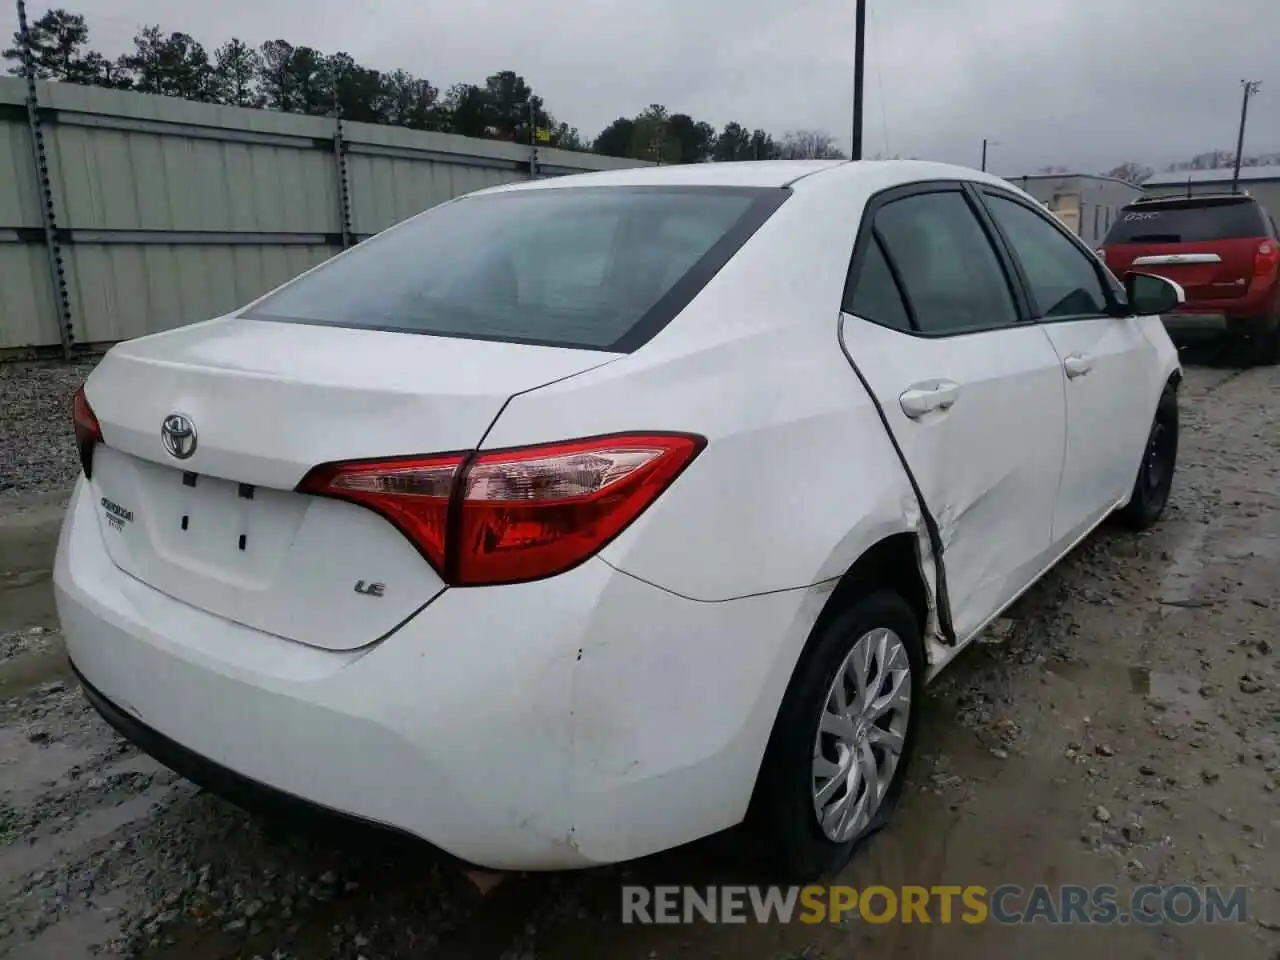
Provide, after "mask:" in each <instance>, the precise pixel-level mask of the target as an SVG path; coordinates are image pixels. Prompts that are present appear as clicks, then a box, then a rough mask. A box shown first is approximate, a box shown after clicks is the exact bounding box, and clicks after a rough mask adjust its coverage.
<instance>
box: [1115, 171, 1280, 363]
mask: <svg viewBox="0 0 1280 960" xmlns="http://www.w3.org/2000/svg"><path fill="white" fill-rule="evenodd" d="M1098 255H1099V256H1100V257H1102V259H1103V260H1104V261H1106V264H1107V266H1108V267H1110V268H1111V272H1112V273H1114V274H1115V275H1116V276H1118V277H1120V276H1124V274H1125V272H1126V271H1128V270H1136V271H1138V272H1140V273H1155V274H1159V275H1160V276H1162V277H1168V278H1169V279H1170V280H1173V281H1174V282H1176V283H1178V284H1181V286H1182V288H1183V289H1184V290H1185V291H1186V293H1187V302H1186V303H1185V304H1183V305H1182V306H1181V307H1179V308H1178V309H1177V310H1176V311H1175V312H1174V313H1172V314H1168V315H1166V316H1165V318H1164V322H1165V327H1166V328H1167V329H1168V331H1169V336H1170V337H1171V338H1172V339H1173V341H1174V342H1175V343H1177V344H1179V345H1182V344H1186V343H1190V342H1192V341H1197V340H1205V339H1218V338H1229V339H1232V340H1239V341H1242V342H1244V346H1245V350H1244V354H1245V356H1246V357H1247V358H1248V360H1249V361H1251V362H1253V363H1262V364H1266V363H1277V362H1280V279H1278V278H1277V273H1278V272H1280V271H1278V270H1277V268H1278V267H1280V233H1277V230H1276V224H1275V220H1273V219H1272V217H1271V214H1269V213H1268V212H1267V210H1266V208H1264V207H1263V206H1262V205H1261V204H1259V203H1258V201H1256V200H1254V199H1253V198H1252V197H1250V196H1248V195H1246V194H1222V195H1212V196H1210V195H1204V196H1198V197H1154V198H1151V199H1149V200H1138V201H1136V202H1134V203H1132V204H1130V205H1129V206H1127V207H1125V208H1124V209H1122V210H1121V211H1120V215H1119V217H1117V218H1116V222H1115V223H1114V224H1113V225H1112V227H1111V230H1110V231H1109V232H1108V233H1107V238H1106V240H1104V241H1103V244H1102V249H1101V250H1099V251H1098Z"/></svg>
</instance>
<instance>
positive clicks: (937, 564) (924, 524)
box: [836, 312, 957, 669]
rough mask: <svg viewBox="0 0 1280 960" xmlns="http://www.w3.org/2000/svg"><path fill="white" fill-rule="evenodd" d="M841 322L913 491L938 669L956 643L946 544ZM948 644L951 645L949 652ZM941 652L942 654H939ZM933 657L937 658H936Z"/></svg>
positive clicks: (929, 644)
mask: <svg viewBox="0 0 1280 960" xmlns="http://www.w3.org/2000/svg"><path fill="white" fill-rule="evenodd" d="M845 322H846V318H845V314H844V313H843V312H841V313H840V314H839V319H838V320H837V322H836V339H837V341H838V342H839V344H840V351H841V352H842V353H843V354H844V358H845V360H847V361H848V363H849V366H850V367H851V368H852V369H853V373H854V375H855V376H856V377H857V378H858V382H859V383H860V384H861V385H862V389H863V391H864V392H865V393H866V395H867V399H868V400H869V401H870V402H871V406H872V408H873V409H874V410H875V411H876V416H877V417H879V419H880V424H881V426H882V427H883V428H884V434H885V437H887V438H888V440H889V443H890V444H891V445H892V447H893V452H894V454H895V455H896V456H897V459H898V463H899V464H900V465H901V467H902V471H903V473H904V474H905V475H906V478H907V482H908V483H910V485H911V490H912V493H913V494H914V495H915V503H914V509H910V508H905V509H904V518H905V519H906V520H907V521H908V526H909V528H910V529H912V530H914V531H915V532H916V542H917V544H918V545H919V546H918V552H919V556H920V573H921V576H922V578H923V580H924V583H925V585H926V589H925V595H926V596H927V597H929V598H930V599H929V608H930V617H929V629H928V630H927V631H926V632H925V637H926V641H925V647H926V652H927V653H928V656H929V660H930V664H931V665H932V666H934V667H935V668H936V669H941V667H942V666H943V665H945V663H947V662H948V661H949V660H950V657H951V656H952V655H953V654H954V648H955V647H956V646H957V637H956V632H955V627H954V626H953V621H952V619H951V609H950V603H949V601H948V598H947V571H946V566H945V565H944V563H943V552H944V551H945V549H946V545H945V543H944V541H943V538H942V533H941V531H940V530H939V528H938V523H937V520H936V519H935V518H934V517H933V515H932V514H931V513H930V512H929V505H928V504H927V503H925V499H924V493H923V491H922V490H921V489H920V484H919V483H918V482H917V481H916V478H915V474H913V473H912V472H911V465H910V464H909V463H908V462H907V456H906V454H905V453H904V452H903V450H902V445H901V444H900V443H899V442H898V437H897V435H896V434H895V433H894V432H893V427H892V426H890V424H889V418H888V417H887V416H886V415H885V412H884V407H883V406H882V405H881V404H880V400H879V398H878V397H877V396H876V392H875V391H874V390H873V389H871V384H870V383H868V382H867V378H866V376H865V375H864V374H863V372H862V370H861V369H860V368H859V367H858V363H857V361H856V360H854V359H853V354H852V353H851V352H850V351H849V345H848V343H847V342H846V340H845ZM948 648H951V649H950V651H949V652H948ZM944 653H945V658H944V656H943V654H944ZM935 657H936V658H937V660H936V662H935Z"/></svg>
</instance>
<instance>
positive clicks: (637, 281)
mask: <svg viewBox="0 0 1280 960" xmlns="http://www.w3.org/2000/svg"><path fill="white" fill-rule="evenodd" d="M786 196H788V192H787V191H785V190H782V189H777V188H766V189H759V188H753V189H745V188H744V189H738V188H719V187H711V188H708V187H661V188H651V187H555V188H550V189H543V190H514V191H507V192H502V193H494V194H485V195H480V196H475V197H465V198H463V199H461V200H456V201H454V202H452V203H446V204H442V205H441V206H439V207H435V208H433V209H431V210H429V211H427V212H426V213H424V214H421V215H420V216H417V217H415V218H413V219H412V220H410V221H408V222H406V223H404V224H402V225H400V226H398V227H395V228H393V229H391V230H388V231H386V232H385V233H382V234H379V235H378V236H376V237H374V238H373V239H371V240H367V241H365V242H364V243H361V244H359V245H358V246H356V247H355V248H353V249H352V250H351V251H349V252H348V253H347V254H345V255H344V256H341V257H337V258H335V259H333V260H330V261H329V262H327V263H325V264H324V265H322V266H321V267H319V268H318V269H316V270H315V271H313V272H312V273H310V274H308V275H306V276H303V277H300V278H298V279H297V280H296V281H294V282H293V283H290V284H288V285H286V286H284V287H282V288H281V289H279V290H277V291H276V292H275V293H273V294H271V295H269V296H267V297H266V298H265V299H263V300H262V301H261V302H259V303H257V304H255V305H254V306H253V307H251V308H250V309H249V310H246V311H245V313H244V314H243V315H244V316H248V317H257V318H262V319H268V320H287V321H295V322H302V323H320V324H329V325H334V326H343V327H357V328H367V329H377V330H395V331H404V332H411V333H424V334H433V335H436V336H446V337H468V338H473V339H484V340H504V341H510V342H516V343H534V344H548V345H552V346H562V347H577V348H586V349H594V350H610V351H616V352H620V353H626V352H630V351H631V350H634V349H636V348H637V347H638V346H640V345H641V344H642V343H644V342H645V341H646V340H648V339H649V338H650V337H652V336H653V335H654V334H655V333H657V331H658V330H659V329H661V328H662V326H664V325H665V324H666V323H667V322H668V321H669V320H670V319H671V318H672V317H674V316H675V315H676V314H677V313H679V311H680V310H682V309H683V308H684V307H685V306H686V305H687V304H688V303H689V301H690V300H692V299H693V297H694V296H695V295H696V294H697V293H698V291H699V290H700V289H702V287H703V286H704V285H705V284H706V283H707V281H708V280H710V279H711V277H712V276H714V275H715V272H716V271H717V270H719V269H720V267H722V266H723V265H724V264H725V262H727V261H728V259H729V258H730V257H732V256H733V254H734V253H735V252H736V251H737V250H738V248H739V247H740V246H741V245H742V244H743V243H744V242H745V241H746V239H747V238H748V237H749V236H750V235H751V234H752V233H753V232H754V231H755V230H756V229H757V228H758V227H759V226H760V224H762V223H763V222H764V221H765V219H767V218H768V216H769V215H770V214H771V213H772V212H773V211H774V210H775V209H777V207H778V205H779V204H780V203H781V202H782V201H783V200H784V199H785V198H786Z"/></svg>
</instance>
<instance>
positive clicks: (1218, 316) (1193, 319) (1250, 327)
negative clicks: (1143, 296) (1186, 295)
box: [1164, 310, 1277, 344]
mask: <svg viewBox="0 0 1280 960" xmlns="http://www.w3.org/2000/svg"><path fill="white" fill-rule="evenodd" d="M1276 322H1277V321H1276V320H1275V318H1272V317H1267V316H1263V317H1241V316H1234V315H1231V314H1227V313H1222V312H1213V311H1210V310H1205V311H1203V312H1200V311H1197V312H1195V313H1191V312H1188V313H1171V314H1167V315H1166V316H1165V317H1164V327H1165V329H1166V330H1167V331H1169V338H1170V339H1171V340H1173V342H1174V343H1178V344H1188V343H1200V342H1203V341H1206V340H1216V339H1218V338H1220V337H1224V336H1231V337H1252V336H1255V335H1256V334H1258V333H1263V332H1265V331H1266V330H1267V329H1269V328H1270V326H1273V325H1274V324H1275V323H1276Z"/></svg>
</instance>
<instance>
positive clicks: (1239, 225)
mask: <svg viewBox="0 0 1280 960" xmlns="http://www.w3.org/2000/svg"><path fill="white" fill-rule="evenodd" d="M1266 235H1267V224H1266V220H1265V218H1264V217H1263V214H1262V210H1261V209H1260V208H1259V207H1258V205H1257V203H1255V202H1254V201H1252V200H1246V199H1236V198H1230V197H1227V198H1222V199H1213V200H1207V199H1205V200H1195V199H1192V200H1177V201H1170V202H1168V203H1141V204H1136V205H1134V206H1131V207H1125V208H1124V209H1123V210H1121V211H1120V216H1119V217H1117V218H1116V222H1115V223H1114V224H1112V225H1111V230H1110V231H1109V232H1108V233H1107V239H1106V240H1104V241H1103V245H1104V246H1112V245H1114V244H1117V243H1198V242H1204V241H1211V240H1238V239H1246V238H1251V237H1265V236H1266Z"/></svg>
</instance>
